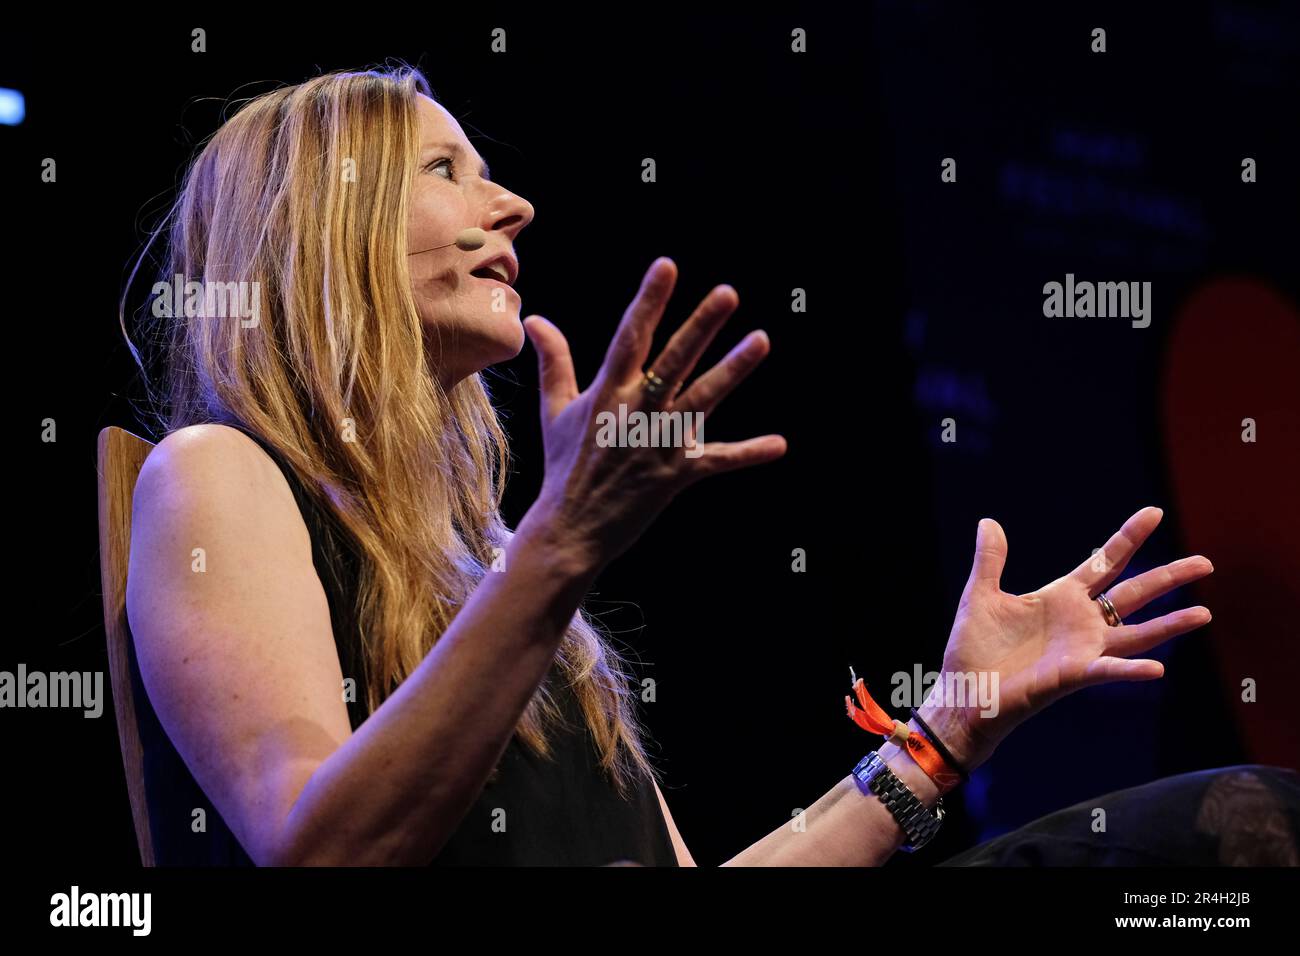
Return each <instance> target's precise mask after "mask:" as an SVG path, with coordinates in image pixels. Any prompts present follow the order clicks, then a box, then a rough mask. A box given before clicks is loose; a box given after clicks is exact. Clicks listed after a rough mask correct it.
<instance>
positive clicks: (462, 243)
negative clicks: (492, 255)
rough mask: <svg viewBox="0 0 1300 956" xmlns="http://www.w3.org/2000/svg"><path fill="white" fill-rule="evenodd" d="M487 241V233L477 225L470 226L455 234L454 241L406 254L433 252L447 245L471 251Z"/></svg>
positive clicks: (462, 250) (479, 247)
mask: <svg viewBox="0 0 1300 956" xmlns="http://www.w3.org/2000/svg"><path fill="white" fill-rule="evenodd" d="M486 242H487V233H486V232H484V231H483V230H482V229H480V228H478V226H470V227H469V228H468V229H463V230H461V232H460V233H459V234H458V235H457V236H456V241H455V242H449V243H447V244H446V245H443V246H434V247H433V248H432V249H421V250H420V251H419V252H409V253H407V255H411V256H418V255H420V254H422V253H425V252H433V250H434V249H446V248H447V246H455V247H456V248H457V249H459V250H460V251H461V252H473V251H474V250H475V249H482V248H483V245H484V243H486Z"/></svg>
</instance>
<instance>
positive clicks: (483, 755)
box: [128, 426, 594, 865]
mask: <svg viewBox="0 0 1300 956" xmlns="http://www.w3.org/2000/svg"><path fill="white" fill-rule="evenodd" d="M183 433H188V434H183ZM136 495H137V496H136V511H135V524H134V530H133V543H132V549H131V569H130V575H129V582H130V584H129V587H128V608H129V614H130V620H131V625H132V630H133V633H134V635H135V639H136V642H137V647H138V649H139V653H140V659H141V668H142V673H143V676H144V678H145V681H146V686H147V689H148V691H149V694H150V699H151V700H152V701H153V702H154V705H155V707H156V709H157V710H158V713H159V717H160V719H161V720H162V721H163V724H164V726H165V727H166V729H167V731H168V734H169V735H170V736H171V737H172V739H173V740H174V741H175V742H176V744H177V747H178V750H179V751H180V752H181V754H182V755H183V756H184V757H185V759H186V762H187V764H189V765H190V767H191V770H192V771H193V772H194V773H195V776H196V779H197V780H198V782H199V784H200V785H201V786H202V787H203V789H204V791H205V792H206V793H207V794H208V795H209V796H210V798H211V799H212V800H213V801H214V805H215V806H216V807H217V809H218V810H219V811H220V812H221V814H222V817H223V818H224V819H225V820H226V821H227V823H228V824H229V825H230V826H231V828H232V830H233V832H234V833H235V835H236V836H237V837H238V838H239V840H240V842H241V843H242V844H243V846H244V848H245V850H246V851H247V852H248V853H249V855H250V856H251V857H252V858H253V860H254V861H255V862H257V863H259V864H272V865H296V864H358V865H382V864H424V863H427V862H428V861H429V860H431V859H432V858H433V857H434V856H435V855H436V853H437V852H438V850H439V848H440V847H441V846H442V845H443V844H444V842H445V841H446V839H447V838H448V837H449V836H450V834H451V833H452V832H453V831H454V829H455V828H456V827H457V825H458V824H459V823H460V821H461V820H462V818H463V816H464V814H465V812H466V811H467V810H468V809H469V807H470V806H471V805H472V803H473V801H474V799H475V798H476V796H477V794H478V793H479V792H480V790H481V789H482V786H483V784H484V783H485V781H486V780H487V777H488V775H489V773H490V772H491V770H492V768H493V767H494V766H495V765H496V763H497V761H498V760H499V759H500V756H501V753H502V752H503V750H504V749H505V746H506V744H507V743H508V742H509V740H510V737H511V735H512V734H513V732H514V728H515V726H516V724H517V722H518V720H519V717H520V715H521V714H522V712H523V709H524V707H525V706H526V705H527V703H528V700H529V699H530V697H531V696H532V694H533V693H534V691H535V690H536V687H537V685H538V684H539V683H540V681H541V679H542V678H543V677H544V675H545V674H546V672H547V670H548V669H549V667H550V666H551V663H552V660H553V658H554V653H555V651H556V649H557V648H558V646H559V641H560V639H561V637H562V635H563V632H564V630H565V628H566V627H567V625H568V623H569V621H570V620H571V619H572V617H573V615H574V613H575V612H576V610H577V607H578V604H579V602H580V600H581V598H582V596H583V593H584V592H585V590H586V588H587V586H588V585H589V582H590V580H591V579H592V578H593V577H594V572H593V569H592V568H591V566H590V565H588V564H579V563H577V562H575V561H573V560H571V559H570V554H569V552H567V551H566V550H565V549H564V548H563V547H561V546H560V545H559V544H558V543H557V542H556V541H554V540H553V539H552V538H551V536H550V535H549V534H548V533H547V532H546V530H545V529H544V527H543V526H542V522H540V521H530V520H529V518H525V519H524V521H523V522H522V523H521V524H520V527H519V531H518V533H517V534H516V535H515V537H514V539H513V541H512V542H511V544H510V546H509V548H508V550H507V556H506V568H507V569H506V570H505V571H504V572H500V573H492V574H488V575H486V576H485V578H484V580H483V582H482V583H481V584H480V586H479V587H478V588H477V589H476V590H475V592H474V593H473V595H472V596H471V598H470V599H469V601H467V603H466V605H465V607H464V608H463V609H462V610H461V612H460V613H459V614H458V615H457V616H456V618H455V620H454V621H453V623H452V625H451V627H450V628H449V629H448V630H447V631H446V632H445V633H444V635H443V636H442V638H441V639H440V640H439V642H438V644H437V645H436V647H435V648H434V649H433V650H432V651H431V652H430V653H429V654H428V655H427V656H426V658H425V659H424V661H423V662H422V663H421V664H420V666H419V667H418V668H417V669H416V670H415V671H414V672H413V673H412V674H411V676H410V677H409V678H408V679H407V680H406V681H405V682H403V684H402V685H401V687H400V688H399V689H398V690H397V691H396V692H395V693H394V694H392V695H391V696H390V697H389V698H388V699H387V700H385V701H384V703H383V704H382V706H380V707H379V708H378V709H376V710H375V711H374V713H373V714H371V716H370V717H369V718H368V719H367V720H366V722H365V723H364V724H362V726H361V727H360V728H359V729H358V731H357V732H356V733H355V734H353V733H351V727H350V724H349V721H348V715H347V709H346V706H345V705H344V703H343V696H342V679H343V676H344V675H342V674H341V672H340V670H339V665H338V655H337V653H336V650H335V648H334V643H333V637H332V632H331V629H330V621H329V612H328V606H327V605H326V602H325V597H324V593H323V591H322V589H321V586H320V582H319V579H318V578H317V577H316V575H315V572H314V569H313V567H312V563H311V553H310V539H309V538H308V536H307V531H306V527H305V525H303V523H302V518H301V515H300V513H299V511H298V509H297V506H296V503H295V502H294V500H293V498H292V495H291V493H290V491H289V489H288V486H287V484H286V483H285V481H284V478H283V476H282V475H281V474H280V473H279V470H278V468H276V466H275V464H274V463H273V462H271V460H270V459H269V458H267V457H266V456H265V454H264V453H263V452H262V451H261V450H260V449H258V448H257V447H256V445H255V444H254V443H253V442H252V441H251V440H249V439H248V438H247V437H246V436H243V435H241V434H239V433H238V432H237V431H235V430H233V429H228V428H224V427H223V426H197V427H196V428H192V429H183V430H182V433H177V434H176V435H174V436H169V438H167V439H166V440H165V441H164V442H163V443H161V444H160V446H159V448H158V449H156V450H155V451H154V453H153V454H152V455H151V456H150V457H149V459H148V460H147V461H146V465H145V468H144V470H143V471H142V473H141V476H140V480H139V482H138V484H137V492H136ZM196 547H201V548H203V549H204V552H205V554H204V558H205V561H206V565H207V567H206V570H204V571H202V572H195V571H194V570H193V568H192V561H193V558H192V556H191V555H192V550H193V549H194V548H196Z"/></svg>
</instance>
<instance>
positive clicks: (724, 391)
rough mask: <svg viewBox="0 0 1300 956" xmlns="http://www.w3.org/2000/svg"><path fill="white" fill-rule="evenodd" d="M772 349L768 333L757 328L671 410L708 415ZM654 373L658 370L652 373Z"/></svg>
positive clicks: (698, 380)
mask: <svg viewBox="0 0 1300 956" xmlns="http://www.w3.org/2000/svg"><path fill="white" fill-rule="evenodd" d="M771 350H772V342H771V340H770V339H769V338H768V337H767V333H766V332H764V331H763V330H762V329H756V330H755V331H753V332H750V333H749V335H747V336H745V337H744V338H743V339H741V341H740V344H739V345H737V346H736V347H735V348H733V349H732V350H731V351H730V352H728V353H727V354H726V355H725V356H723V358H722V361H720V362H718V364H717V365H715V366H713V368H711V369H709V370H708V371H707V372H705V373H704V374H703V375H701V376H700V377H699V378H697V379H696V380H695V381H694V382H692V383H691V387H690V388H688V389H687V390H686V391H684V392H682V394H681V395H679V396H678V397H677V400H676V401H674V402H673V410H674V411H681V412H687V413H694V412H699V413H701V414H703V415H706V416H707V415H708V414H709V413H710V412H712V411H713V409H714V408H716V407H717V405H718V402H720V401H722V400H723V399H724V398H726V397H727V396H728V395H729V394H731V391H732V390H733V389H734V388H735V387H736V386H737V385H739V384H740V383H741V382H743V381H744V380H745V379H746V378H747V377H748V376H749V373H750V372H752V371H754V369H756V368H757V367H758V363H759V362H761V361H763V359H764V358H766V357H767V353H768V352H770V351H771ZM692 364H693V363H692ZM655 371H656V373H657V372H658V369H656V370H655Z"/></svg>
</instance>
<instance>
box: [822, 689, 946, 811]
mask: <svg viewBox="0 0 1300 956" xmlns="http://www.w3.org/2000/svg"><path fill="white" fill-rule="evenodd" d="M853 692H854V693H855V694H857V697H858V703H859V704H861V705H862V709H861V710H859V709H858V708H856V707H854V706H853V698H852V697H849V696H848V695H847V694H846V695H845V696H844V704H845V707H846V709H847V710H848V713H849V717H850V718H851V719H852V720H853V722H854V723H855V724H857V725H858V726H859V727H861V728H862V729H863V730H865V731H867V732H869V733H873V734H882V735H883V736H885V737H886V738H888V739H889V740H890V741H891V742H892V743H895V744H897V745H898V746H900V747H902V748H903V749H904V750H906V751H907V752H908V754H910V755H911V757H912V759H913V760H915V761H916V763H917V765H918V766H919V767H920V768H921V769H922V770H924V771H925V775H926V776H927V777H929V778H930V779H931V780H933V781H934V785H935V786H936V787H938V788H939V793H941V794H944V793H947V792H948V791H949V790H952V789H953V788H954V787H956V786H957V784H959V783H960V782H961V775H960V774H959V773H957V771H956V770H954V769H953V768H952V767H950V766H949V765H948V762H947V761H946V760H944V759H943V756H942V755H941V754H940V753H939V751H937V750H935V749H934V744H932V743H930V741H929V740H928V739H926V736H925V735H924V734H922V733H919V732H917V731H914V730H912V728H911V727H909V726H907V724H905V723H903V721H901V720H895V719H894V718H893V717H890V716H889V714H887V713H885V711H884V709H883V708H882V707H881V706H880V705H879V704H877V703H876V702H875V701H874V700H872V699H871V695H870V694H868V693H867V685H866V683H865V682H864V681H863V680H862V678H861V677H859V678H857V679H856V680H854V682H853Z"/></svg>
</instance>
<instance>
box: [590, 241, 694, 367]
mask: <svg viewBox="0 0 1300 956" xmlns="http://www.w3.org/2000/svg"><path fill="white" fill-rule="evenodd" d="M676 284H677V266H676V264H675V263H674V262H673V260H671V259H669V258H667V257H665V256H661V257H660V258H658V259H656V260H655V261H654V262H652V263H651V264H650V268H649V269H647V270H646V274H645V278H644V279H642V280H641V288H640V289H639V290H638V291H637V294H636V298H635V299H633V300H632V304H631V305H629V306H628V307H627V311H626V312H624V313H623V320H622V321H621V322H620V323H619V324H618V331H616V332H615V333H614V338H613V340H612V341H611V342H610V343H609V349H608V350H606V352H605V364H604V366H603V368H602V370H601V372H602V374H606V375H609V376H610V377H611V381H614V382H630V381H632V379H634V378H640V377H641V370H642V368H644V366H645V363H646V356H647V355H648V354H649V353H650V343H651V342H652V341H653V340H654V335H655V328H656V326H658V325H659V320H660V319H661V318H663V314H664V308H665V307H666V306H667V305H668V300H669V299H670V298H672V294H673V287H674V286H675V285H676Z"/></svg>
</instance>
